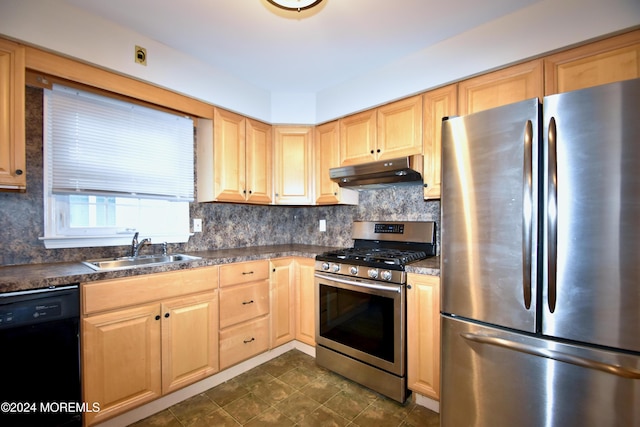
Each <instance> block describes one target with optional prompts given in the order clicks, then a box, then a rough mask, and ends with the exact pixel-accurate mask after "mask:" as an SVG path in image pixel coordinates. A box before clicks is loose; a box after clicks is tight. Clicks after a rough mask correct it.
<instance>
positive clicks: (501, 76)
mask: <svg viewBox="0 0 640 427" xmlns="http://www.w3.org/2000/svg"><path fill="white" fill-rule="evenodd" d="M542 70H543V65H542V59H536V60H533V61H528V62H523V63H522V64H517V65H513V66H511V67H507V68H503V69H501V70H497V71H494V72H491V73H487V74H483V75H481V76H478V77H473V78H471V79H468V80H463V81H461V82H460V83H459V84H458V114H459V115H461V116H463V115H466V114H471V113H475V112H477V111H482V110H488V109H490V108H494V107H500V106H502V105H507V104H512V103H514V102H518V101H524V100H525V99H530V98H536V97H537V98H540V99H542V97H543V89H542V85H543V72H542Z"/></svg>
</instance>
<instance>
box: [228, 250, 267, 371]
mask: <svg viewBox="0 0 640 427" xmlns="http://www.w3.org/2000/svg"><path fill="white" fill-rule="evenodd" d="M269 314H270V300H269V261H268V260H258V261H248V262H238V263H232V264H225V265H223V266H221V267H220V369H226V368H228V367H230V366H233V365H235V364H237V363H239V362H242V361H243V360H247V359H249V358H251V357H253V356H256V355H258V354H260V353H263V352H265V351H267V350H268V349H269V346H270V341H271V340H270V336H269V319H270V316H269Z"/></svg>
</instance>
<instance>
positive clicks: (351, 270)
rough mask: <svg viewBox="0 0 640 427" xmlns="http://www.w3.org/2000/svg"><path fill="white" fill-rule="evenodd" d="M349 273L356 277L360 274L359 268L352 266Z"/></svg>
mask: <svg viewBox="0 0 640 427" xmlns="http://www.w3.org/2000/svg"><path fill="white" fill-rule="evenodd" d="M349 272H350V273H351V274H353V275H354V276H355V275H356V274H358V267H356V266H355V265H354V266H352V267H351V268H350V269H349Z"/></svg>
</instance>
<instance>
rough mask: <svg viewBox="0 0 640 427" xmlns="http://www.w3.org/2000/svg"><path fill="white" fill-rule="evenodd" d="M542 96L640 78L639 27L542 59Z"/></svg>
mask: <svg viewBox="0 0 640 427" xmlns="http://www.w3.org/2000/svg"><path fill="white" fill-rule="evenodd" d="M544 74H545V76H544V79H545V83H544V84H545V86H544V91H545V95H553V94H556V93H563V92H568V91H572V90H578V89H584V88H588V87H592V86H598V85H601V84H606V83H613V82H617V81H622V80H628V79H635V78H638V77H640V30H637V31H632V32H630V33H626V34H622V35H620V36H616V37H611V38H608V39H605V40H601V41H598V42H594V43H589V44H587V45H584V46H580V47H576V48H574V49H569V50H565V51H563V52H560V53H556V54H554V55H550V56H547V57H546V58H545V59H544Z"/></svg>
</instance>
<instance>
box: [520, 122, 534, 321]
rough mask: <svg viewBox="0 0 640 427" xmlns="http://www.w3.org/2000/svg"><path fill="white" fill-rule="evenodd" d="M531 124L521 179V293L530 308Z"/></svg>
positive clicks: (525, 132)
mask: <svg viewBox="0 0 640 427" xmlns="http://www.w3.org/2000/svg"><path fill="white" fill-rule="evenodd" d="M532 150H533V124H532V123H531V120H527V123H526V125H525V130H524V168H523V169H524V174H523V180H522V190H523V198H522V204H523V206H522V293H523V298H524V306H525V307H526V308H527V310H528V309H529V308H531V251H532V243H531V241H532V240H531V239H532V233H533V230H532V226H533V221H532V216H533V209H534V205H533V151H532Z"/></svg>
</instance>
